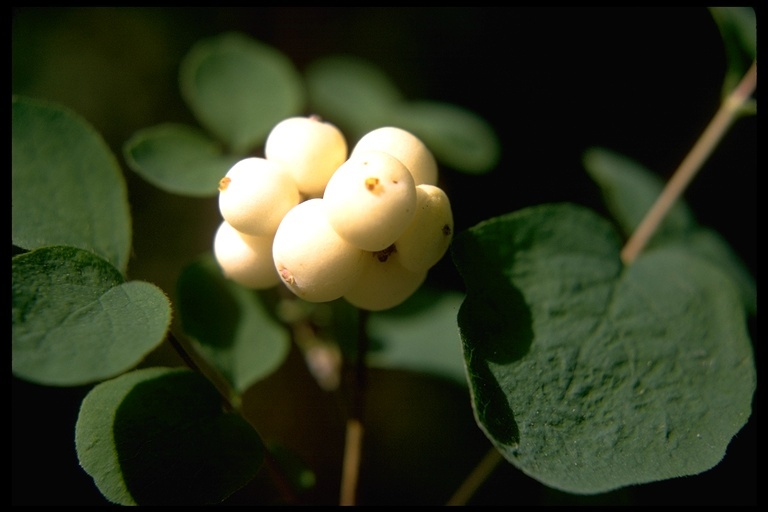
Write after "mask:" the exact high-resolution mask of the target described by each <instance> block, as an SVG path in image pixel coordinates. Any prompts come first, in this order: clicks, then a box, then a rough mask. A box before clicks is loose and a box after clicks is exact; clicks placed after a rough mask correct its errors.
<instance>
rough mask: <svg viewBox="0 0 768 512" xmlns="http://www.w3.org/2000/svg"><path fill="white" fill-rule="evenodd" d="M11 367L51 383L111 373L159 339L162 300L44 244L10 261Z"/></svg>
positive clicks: (88, 257)
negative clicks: (11, 291) (11, 290)
mask: <svg viewBox="0 0 768 512" xmlns="http://www.w3.org/2000/svg"><path fill="white" fill-rule="evenodd" d="M12 280H13V282H12V289H13V293H12V298H11V307H12V318H13V332H12V344H13V351H12V356H13V373H14V375H16V376H18V377H21V378H23V379H25V380H29V381H31V382H35V383H37V384H44V385H50V386H77V385H82V384H89V383H93V382H97V381H100V380H103V379H106V378H110V377H114V376H115V375H118V374H120V373H122V372H124V371H126V370H129V369H130V368H133V367H134V366H135V365H136V364H138V363H139V362H140V361H141V360H142V359H143V358H144V356H146V355H147V354H148V353H149V352H151V351H152V350H153V349H154V348H156V347H157V346H158V345H159V344H160V343H161V342H162V341H163V339H164V338H165V334H166V331H167V330H168V326H169V324H170V321H171V307H170V303H169V301H168V298H167V297H166V296H165V294H164V293H163V292H162V290H160V289H159V288H157V287H156V286H154V285H152V284H150V283H145V282H141V281H130V282H125V281H124V280H123V277H122V276H121V274H120V272H119V271H118V270H117V269H116V268H115V267H113V266H112V265H110V264H109V263H108V262H106V261H104V260H103V259H101V258H99V257H98V256H96V255H95V254H93V253H90V252H88V251H84V250H82V249H77V248H75V247H64V246H51V247H43V248H40V249H36V250H34V251H31V252H28V253H25V254H21V255H18V256H15V257H14V258H13V260H12Z"/></svg>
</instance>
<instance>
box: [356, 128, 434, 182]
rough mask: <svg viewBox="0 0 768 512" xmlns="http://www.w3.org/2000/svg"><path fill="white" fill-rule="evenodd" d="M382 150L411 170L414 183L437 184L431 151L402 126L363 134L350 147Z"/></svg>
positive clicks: (363, 149) (360, 149)
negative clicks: (353, 145)
mask: <svg viewBox="0 0 768 512" xmlns="http://www.w3.org/2000/svg"><path fill="white" fill-rule="evenodd" d="M372 149H373V150H377V151H384V152H385V153H389V154H390V155H392V156H394V157H395V158H397V159H398V160H400V161H401V162H402V163H403V165H405V167H406V168H407V169H408V170H409V171H411V174H412V175H413V181H414V183H415V184H416V185H421V184H422V183H426V184H428V185H437V162H436V161H435V157H434V156H433V155H432V152H431V151H430V150H429V148H427V146H426V145H425V144H424V143H423V142H422V141H421V139H419V138H418V137H416V136H415V135H413V134H412V133H411V132H409V131H407V130H403V129H402V128H396V127H394V126H385V127H383V128H377V129H375V130H373V131H370V132H368V133H366V134H365V135H363V137H362V138H361V139H360V140H359V141H357V144H355V147H354V148H353V149H352V154H353V155H354V154H355V153H356V152H358V151H368V150H372Z"/></svg>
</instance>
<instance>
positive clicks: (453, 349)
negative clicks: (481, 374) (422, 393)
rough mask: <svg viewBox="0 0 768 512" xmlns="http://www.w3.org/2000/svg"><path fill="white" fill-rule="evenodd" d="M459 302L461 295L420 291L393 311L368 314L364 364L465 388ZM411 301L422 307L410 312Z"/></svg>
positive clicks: (411, 309)
mask: <svg viewBox="0 0 768 512" xmlns="http://www.w3.org/2000/svg"><path fill="white" fill-rule="evenodd" d="M463 300H464V294H463V293H459V292H442V291H437V290H429V289H427V288H426V287H422V288H421V289H419V290H418V291H417V292H416V293H415V294H414V295H413V296H411V297H410V298H409V299H408V300H407V301H406V302H404V303H403V304H401V305H400V306H398V307H397V308H393V309H391V310H387V311H381V312H374V313H371V314H370V317H369V318H368V324H367V332H368V336H370V337H371V338H372V339H373V341H374V343H373V344H372V345H373V350H371V351H370V352H369V353H368V358H367V361H368V364H369V365H370V366H373V367H379V368H395V369H401V370H410V371H414V372H420V373H427V374H430V375H435V376H439V377H442V378H446V379H448V380H451V381H453V382H455V383H457V384H460V385H462V386H466V385H467V376H466V371H465V369H464V359H463V358H462V354H461V338H460V337H459V331H458V329H457V327H456V315H457V313H458V311H459V306H460V305H461V303H462V301H463ZM415 301H425V302H426V305H424V306H423V307H418V308H416V309H414V308H413V307H412V304H413V303H414V302H415Z"/></svg>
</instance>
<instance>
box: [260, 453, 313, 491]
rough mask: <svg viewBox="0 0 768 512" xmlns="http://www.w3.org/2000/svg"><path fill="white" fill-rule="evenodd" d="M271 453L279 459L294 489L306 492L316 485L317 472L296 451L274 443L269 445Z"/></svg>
mask: <svg viewBox="0 0 768 512" xmlns="http://www.w3.org/2000/svg"><path fill="white" fill-rule="evenodd" d="M269 453H271V454H272V456H273V457H274V458H275V460H276V461H277V463H278V465H279V466H280V470H281V471H282V472H283V475H284V476H285V477H286V478H287V479H288V482H289V483H290V484H291V488H292V489H295V490H297V491H299V492H306V491H309V490H311V489H313V488H314V487H315V483H316V482H317V477H316V476H315V472H314V471H312V468H310V467H309V466H308V465H307V463H306V462H305V461H304V460H302V458H301V457H299V456H298V454H296V452H294V451H293V450H291V449H289V448H287V447H286V446H283V445H281V444H278V443H272V444H270V445H269Z"/></svg>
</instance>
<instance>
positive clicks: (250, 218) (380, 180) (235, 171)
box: [214, 116, 453, 311]
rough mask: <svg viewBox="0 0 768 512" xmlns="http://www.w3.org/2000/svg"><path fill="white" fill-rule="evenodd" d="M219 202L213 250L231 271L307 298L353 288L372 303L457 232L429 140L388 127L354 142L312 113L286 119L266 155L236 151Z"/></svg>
mask: <svg viewBox="0 0 768 512" xmlns="http://www.w3.org/2000/svg"><path fill="white" fill-rule="evenodd" d="M219 209H220V211H221V215H222V217H223V219H224V220H223V222H222V223H221V226H220V227H219V229H218V231H217V232H216V236H215V239H214V254H215V256H216V260H217V261H218V263H219V266H220V267H221V269H222V271H223V273H224V275H225V276H227V277H228V278H230V279H232V280H234V281H236V282H238V283H240V284H242V285H244V286H247V287H250V288H256V289H263V288H269V287H272V286H275V285H277V284H278V283H280V282H281V281H282V282H283V283H284V284H285V285H286V286H287V287H288V289H290V290H291V291H292V292H293V293H295V294H296V295H297V296H299V297H301V298H302V299H304V300H307V301H310V302H326V301H331V300H335V299H338V298H340V297H344V298H345V299H346V300H347V301H348V302H350V303H351V304H353V305H355V306H357V307H359V308H362V309H367V310H370V311H380V310H383V309H388V308H391V307H394V306H396V305H398V304H400V303H401V302H403V301H404V300H405V299H407V298H408V297H409V296H410V295H411V294H412V293H413V292H415V291H416V289H417V288H418V287H419V286H420V285H421V284H422V283H423V282H424V280H425V279H426V276H427V272H428V270H429V269H430V268H431V267H432V266H433V265H435V264H436V263H437V262H438V261H439V260H440V259H441V258H442V257H443V255H444V254H445V252H446V251H447V249H448V246H449V244H450V242H451V238H452V235H453V213H452V211H451V206H450V203H449V201H448V197H447V196H446V194H445V192H444V191H443V190H442V189H440V188H439V187H438V186H437V164H436V162H435V159H434V157H433V156H432V153H430V151H429V150H428V149H427V147H426V146H425V145H424V143H423V142H422V141H421V140H419V139H418V138H417V137H416V136H414V135H413V134H411V133H410V132H408V131H406V130H402V129H400V128H395V127H384V128H379V129H376V130H373V131H371V132H369V133H368V134H366V135H365V136H364V137H362V138H361V139H360V140H359V141H358V142H357V144H356V145H355V146H354V148H352V151H351V152H349V151H348V147H347V143H346V140H345V138H344V136H343V134H342V133H341V131H340V130H339V129H338V128H337V127H336V126H334V125H332V124H330V123H327V122H325V121H322V120H321V119H319V118H317V117H315V116H309V117H291V118H289V119H285V120H283V121H281V122H280V123H278V124H277V125H276V126H275V127H274V128H273V129H272V131H271V132H270V133H269V135H268V137H267V139H266V143H265V146H264V158H259V157H251V158H246V159H244V160H241V161H239V162H237V163H236V164H235V165H234V166H233V167H232V168H231V169H230V170H229V171H228V172H227V174H226V176H225V177H224V178H222V179H221V181H220V183H219Z"/></svg>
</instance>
